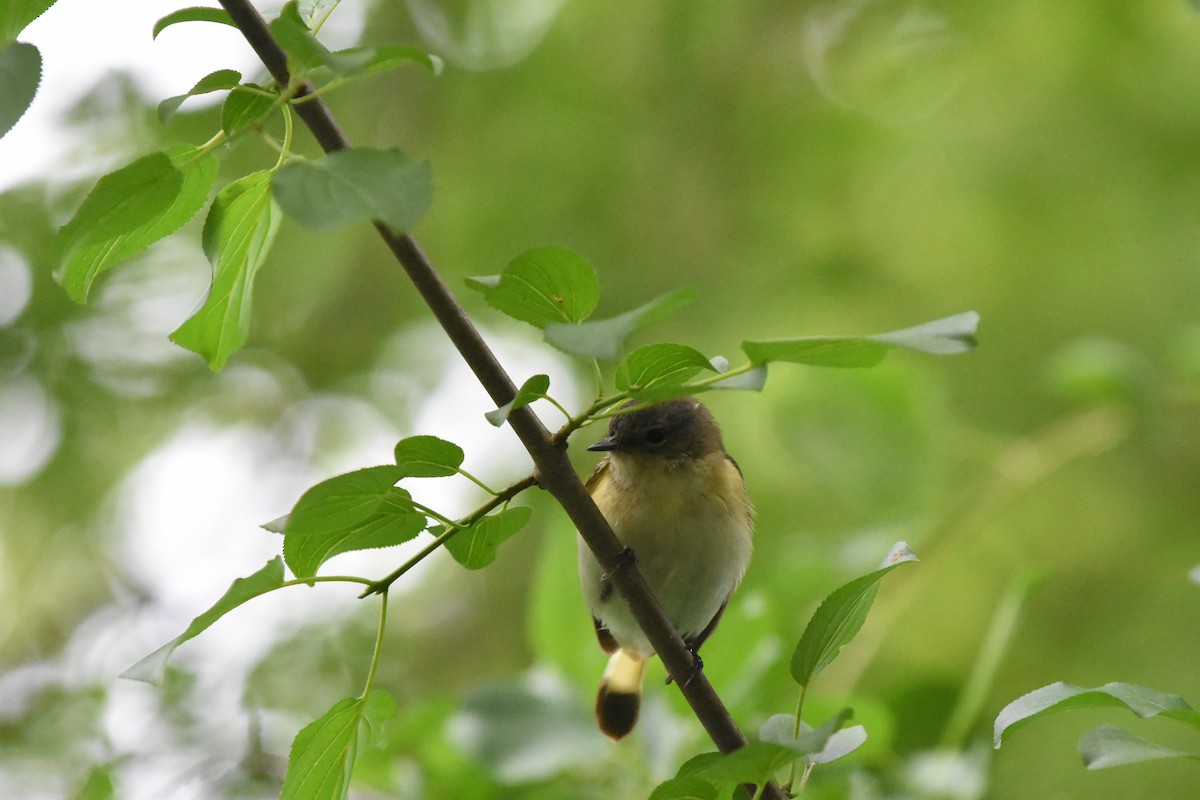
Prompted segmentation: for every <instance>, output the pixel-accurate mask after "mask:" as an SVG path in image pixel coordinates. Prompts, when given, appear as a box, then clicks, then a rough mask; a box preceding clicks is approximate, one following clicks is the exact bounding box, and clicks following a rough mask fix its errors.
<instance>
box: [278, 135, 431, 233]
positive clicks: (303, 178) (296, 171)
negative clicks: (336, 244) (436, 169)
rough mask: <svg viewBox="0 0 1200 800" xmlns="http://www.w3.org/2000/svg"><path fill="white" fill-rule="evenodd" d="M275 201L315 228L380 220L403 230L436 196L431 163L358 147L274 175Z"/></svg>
mask: <svg viewBox="0 0 1200 800" xmlns="http://www.w3.org/2000/svg"><path fill="white" fill-rule="evenodd" d="M272 189H273V191H274V193H275V199H276V200H278V201H279V205H280V206H282V207H283V210H284V211H285V212H287V214H288V216H290V217H292V218H293V219H295V220H296V221H297V222H299V223H300V224H301V225H304V226H305V227H307V228H312V229H313V230H327V229H329V228H336V227H337V226H339V225H344V224H346V223H348V222H357V221H362V222H366V221H370V220H380V221H382V222H386V223H387V224H388V225H389V226H391V228H392V229H393V230H395V231H396V232H397V233H402V232H404V231H406V230H408V229H409V228H411V227H412V226H413V225H415V224H417V221H418V220H420V219H421V217H422V216H423V215H424V214H425V211H426V210H427V209H428V208H429V204H430V202H431V201H432V200H433V183H432V178H431V175H430V169H429V162H427V161H414V160H413V159H411V158H409V157H408V156H406V155H405V154H404V153H402V152H400V151H399V150H371V149H368V148H362V147H358V148H354V149H352V150H339V151H337V152H335V153H331V154H330V155H328V156H326V157H325V158H323V159H321V160H320V161H293V162H291V163H290V164H286V165H285V166H284V167H283V168H282V169H280V170H279V172H277V173H276V174H275V179H274V181H272Z"/></svg>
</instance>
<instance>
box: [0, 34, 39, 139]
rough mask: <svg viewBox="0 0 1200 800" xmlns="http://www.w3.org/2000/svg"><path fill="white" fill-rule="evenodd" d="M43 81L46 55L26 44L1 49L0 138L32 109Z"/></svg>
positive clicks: (8, 45) (4, 46)
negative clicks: (43, 66) (43, 64)
mask: <svg viewBox="0 0 1200 800" xmlns="http://www.w3.org/2000/svg"><path fill="white" fill-rule="evenodd" d="M41 80H42V54H41V53H40V52H39V51H38V49H37V48H36V47H34V46H33V45H31V44H26V43H25V42H9V43H8V44H7V45H3V46H0V86H3V87H4V91H3V92H0V136H4V134H6V133H8V132H9V131H10V130H12V127H13V126H14V125H16V124H17V121H18V120H20V119H21V117H23V116H24V115H25V112H26V111H28V110H29V106H30V105H31V104H32V103H33V98H34V95H36V94H37V90H38V84H39V83H41Z"/></svg>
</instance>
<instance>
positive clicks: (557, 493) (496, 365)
mask: <svg viewBox="0 0 1200 800" xmlns="http://www.w3.org/2000/svg"><path fill="white" fill-rule="evenodd" d="M221 5H222V6H223V7H224V8H225V10H226V11H227V12H228V13H229V16H230V17H231V18H232V19H233V21H234V23H235V24H236V25H237V27H238V28H239V29H240V30H241V31H242V34H243V35H244V36H245V38H246V40H247V42H249V43H250V46H251V47H252V48H254V50H255V52H256V53H257V54H258V56H259V58H260V59H261V60H262V62H263V64H264V65H265V66H266V67H267V69H268V70H269V71H270V73H271V75H272V76H273V77H274V78H275V80H276V81H277V82H278V83H279V85H280V86H289V85H290V84H291V80H292V79H291V76H290V74H289V73H288V69H287V55H286V53H284V51H283V49H282V48H281V47H280V46H279V44H278V43H277V42H276V41H275V40H274V38H273V37H272V36H271V32H270V29H269V28H268V26H267V24H266V22H265V21H264V20H263V18H262V17H261V16H260V15H259V13H258V11H257V10H255V8H254V7H253V6H252V5H251V4H250V3H249V2H248V0H221ZM311 92H312V87H311V85H308V84H302V85H301V86H300V88H299V89H298V90H297V92H296V94H295V97H296V98H297V99H299V98H301V97H304V96H305V95H308V94H311ZM293 108H294V109H295V111H296V114H297V115H298V116H299V117H300V119H301V120H302V121H303V122H304V124H305V125H306V126H308V128H309V130H310V131H312V133H313V136H314V137H315V138H316V140H317V142H318V143H319V144H320V145H321V147H322V149H323V150H325V152H327V153H331V152H334V151H336V150H343V149H346V148H348V147H350V141H349V139H347V137H346V135H345V134H344V133H343V132H342V130H341V128H340V126H339V125H338V124H337V122H336V120H335V119H334V118H333V116H332V114H331V113H330V111H329V108H328V106H327V105H326V104H325V102H324V101H323V100H322V99H320V98H316V99H313V100H311V101H309V102H304V103H300V104H295V105H293ZM375 228H376V230H378V231H379V235H380V236H381V237H382V238H383V240H384V242H385V243H386V244H387V246H388V248H389V249H390V250H391V251H392V253H393V255H394V256H395V257H396V260H397V261H398V262H399V263H400V265H401V266H402V267H403V268H404V271H405V273H407V275H408V277H409V280H410V281H411V282H412V284H413V286H414V287H415V288H416V290H417V292H418V293H419V294H420V295H421V297H422V299H423V300H424V301H425V303H426V304H427V305H428V306H429V309H430V311H432V312H433V315H434V317H435V318H436V319H437V321H438V322H439V323H440V324H441V326H442V328H443V330H444V331H445V332H446V335H447V336H449V337H450V341H451V342H452V343H453V344H454V346H455V348H457V350H458V352H459V354H460V355H461V356H462V358H463V360H464V361H465V362H466V363H467V365H468V366H469V367H470V368H471V370H472V371H473V372H474V373H475V376H476V378H477V379H478V380H479V382H480V383H481V384H482V385H483V388H484V390H485V391H487V393H488V395H489V396H490V397H491V399H492V401H493V402H494V403H495V404H496V405H497V406H501V405H504V404H505V403H507V402H509V401H510V400H512V398H513V397H514V396H515V395H516V391H517V387H516V385H515V384H514V383H513V381H512V379H511V378H510V377H509V376H508V373H507V372H505V370H504V367H503V366H502V365H501V364H500V362H499V360H497V358H496V356H495V355H494V354H493V353H492V351H491V348H490V347H488V345H487V343H486V342H485V341H484V340H483V337H482V336H480V334H479V332H478V331H477V330H476V328H475V326H474V325H473V324H472V322H471V320H470V319H469V318H468V317H467V315H466V312H465V311H464V310H463V308H462V306H461V305H459V303H458V301H457V300H456V299H455V298H454V295H453V294H452V293H451V292H450V289H449V288H448V287H447V286H446V284H445V283H444V282H443V281H442V278H441V275H440V274H439V273H438V271H437V270H436V269H435V268H434V266H433V264H432V263H431V262H430V261H429V259H428V258H427V257H426V255H425V254H424V252H422V251H421V249H420V247H418V245H417V243H416V242H415V241H414V240H413V239H412V237H410V236H408V235H403V234H397V233H396V232H394V231H393V230H391V229H390V228H388V227H387V226H386V225H385V224H383V223H380V222H376V223H375ZM508 421H509V424H510V425H512V428H513V431H514V432H515V433H516V434H517V437H518V438H519V439H520V440H521V443H522V444H523V445H524V446H525V449H526V450H527V451H528V452H529V455H530V456H531V457H532V459H533V463H534V467H535V469H534V475H535V477H536V479H537V483H538V485H539V486H541V487H542V488H543V489H545V490H546V491H548V492H550V494H551V495H552V496H553V497H554V499H555V500H557V501H558V503H559V505H561V506H562V507H563V509H564V510H565V511H566V512H567V516H568V517H570V519H571V522H572V523H574V525H575V527H576V529H578V531H579V534H580V536H582V537H583V540H584V541H585V542H586V543H587V545H588V547H589V548H591V550H592V552H593V554H595V556H596V560H597V561H598V562H599V564H600V565H601V567H602V568H603V569H604V570H606V571H607V572H608V573H609V574H610V575H612V578H613V583H614V584H615V585H616V587H617V591H618V592H620V594H621V596H622V597H623V598H624V599H625V601H626V602H627V603H628V604H629V607H630V609H631V610H632V612H633V614H634V617H635V618H636V619H637V621H638V624H639V625H641V627H642V629H643V630H644V631H645V632H646V637H647V638H648V639H649V640H650V642H651V644H653V645H654V648H655V650H656V651H657V652H658V655H659V657H660V658H661V659H662V661H663V665H664V666H665V667H666V669H667V673H668V674H669V675H671V677H672V678H674V682H675V684H676V685H677V686H679V687H680V691H682V692H683V695H684V697H685V698H686V699H687V701H688V703H689V705H691V707H692V710H693V712H694V713H695V714H696V717H697V718H698V719H699V720H700V722H701V724H702V725H703V726H704V728H705V730H706V731H707V732H708V734H709V736H710V737H711V738H712V740H713V742H714V743H715V744H716V745H717V748H718V749H719V750H720V751H722V752H730V751H732V750H736V749H738V748H740V747H742V746H743V745H745V744H746V737H745V736H744V735H743V734H742V732H741V730H739V729H738V727H737V724H736V723H735V722H734V721H733V718H732V717H731V716H730V715H729V711H728V710H727V709H726V708H725V705H724V703H722V701H721V698H720V697H719V696H718V695H717V693H716V691H715V690H714V689H713V687H712V684H710V683H709V681H708V679H707V678H706V677H705V676H704V674H703V672H701V671H699V670H696V669H695V667H694V662H693V657H692V654H691V652H690V651H689V650H688V648H687V646H686V645H685V644H684V642H683V639H682V638H680V636H679V633H678V632H677V631H676V630H675V627H674V626H673V625H672V624H671V621H670V620H669V619H668V618H667V616H666V614H664V613H663V610H662V607H661V606H659V604H658V601H657V600H655V598H654V596H653V594H652V593H651V591H650V588H649V586H647V585H646V581H645V579H643V578H642V575H641V573H640V572H639V571H638V570H637V568H636V566H633V565H630V564H628V563H627V559H624V558H623V555H624V552H625V549H624V546H623V545H622V544H621V542H620V541H619V540H618V539H617V537H616V536H615V535H614V534H613V532H612V528H610V527H609V525H608V522H607V520H605V518H604V516H603V515H602V514H601V513H600V510H599V509H598V508H597V507H596V504H595V503H594V502H592V498H591V496H590V495H589V494H588V493H587V490H586V489H585V488H584V485H583V482H582V481H581V480H580V479H579V475H578V474H577V473H576V472H575V469H574V467H573V466H572V465H571V462H570V460H569V459H568V458H567V452H566V445H565V442H556V441H555V440H554V439H552V437H551V435H550V433H549V431H547V430H546V428H545V427H544V426H543V425H542V423H541V421H540V420H539V419H538V418H537V416H536V415H534V413H533V411H532V410H531V409H530V408H529V407H528V406H526V407H523V408H519V409H516V410H515V411H513V413H512V414H511V415H510V416H509V419H508ZM765 789H766V791H765V792H763V794H762V796H764V797H767V798H771V799H772V800H783V799H784V798H785V797H786V795H785V794H784V793H783V792H782V791H781V790H780V789H779V788H778V787H777V786H775V784H773V783H770V784H768V785H767V786H766V787H765Z"/></svg>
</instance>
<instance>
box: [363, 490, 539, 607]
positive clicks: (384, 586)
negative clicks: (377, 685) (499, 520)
mask: <svg viewBox="0 0 1200 800" xmlns="http://www.w3.org/2000/svg"><path fill="white" fill-rule="evenodd" d="M536 483H537V480H536V478H535V477H534V476H533V475H526V476H525V477H524V478H522V479H521V480H519V481H517V482H515V483H511V484H509V485H508V486H506V487H505V488H504V489H503V490H501V491H499V492H497V493H496V495H495V496H494V497H493V498H492V499H490V500H488V501H487V502H486V503H484V504H483V505H481V506H480V507H479V508H477V509H475V510H474V511H472V512H471V513H470V514H467V515H466V516H465V517H463V518H462V519H460V520H458V521H457V522H454V521H452V520H445V522H446V523H447V524H448V526H449V527H448V529H447V530H446V531H444V532H442V533H441V534H440V535H439V536H438V537H437V538H435V539H434V540H433V541H432V542H430V543H429V544H427V545H425V547H423V548H421V551H420V552H419V553H417V554H416V555H414V556H413V557H412V558H410V559H409V560H408V561H405V562H404V563H403V564H401V565H400V566H399V567H397V568H396V569H395V570H393V571H392V572H390V573H389V574H388V575H387V576H385V577H383V578H380V579H379V580H377V581H363V583H365V584H366V585H367V589H366V591H364V592H363V593H362V594H360V595H359V597H360V598H362V597H369V596H370V595H373V594H381V593H383V592H386V591H387V590H388V588H389V587H390V586H391V585H392V584H393V583H395V582H396V581H398V580H399V579H400V578H401V577H402V576H403V575H404V573H406V572H408V571H409V570H410V569H412V568H413V567H415V566H416V565H417V564H419V563H421V562H422V561H423V560H425V558H426V557H428V556H429V555H430V554H431V553H433V552H434V551H436V550H437V549H438V548H439V547H441V546H442V545H444V544H445V543H446V542H448V541H450V539H452V538H453V537H454V535H455V534H456V533H458V532H459V531H461V530H463V529H464V528H469V527H471V526H472V525H474V524H475V523H476V522H478V521H479V520H480V519H482V518H483V517H484V516H486V515H487V513H488V512H490V511H491V510H492V509H494V508H496V507H497V506H499V505H503V504H504V503H507V502H508V501H509V500H511V499H513V498H514V497H516V496H517V495H518V494H520V493H521V492H523V491H525V490H526V489H528V488H529V487H531V486H534V485H535V484H536ZM413 506H414V507H416V508H417V509H418V510H419V511H422V512H423V513H424V512H425V511H426V509H425V508H424V507H423V506H419V505H417V504H416V503H413ZM430 516H434V517H435V518H437V517H440V515H436V514H432V513H431V514H430ZM442 519H445V518H442Z"/></svg>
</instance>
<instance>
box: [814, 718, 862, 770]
mask: <svg viewBox="0 0 1200 800" xmlns="http://www.w3.org/2000/svg"><path fill="white" fill-rule="evenodd" d="M866 741H867V729H866V728H864V727H863V726H862V725H852V726H850V727H849V728H842V729H841V730H840V731H837V732H836V733H834V734H833V735H832V736H830V737H829V741H827V742H826V743H825V746H824V747H823V748H821V750H820V751H819V752H817V753H813V754H812V755H810V756H809V757H808V760H809V761H811V762H812V763H814V764H828V763H830V762H831V761H837V760H838V759H839V758H845V757H846V756H848V755H850V754H851V753H853V752H854V751H855V750H857V749H858V748H860V747H862V746H863V745H864V744H865V743H866Z"/></svg>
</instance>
